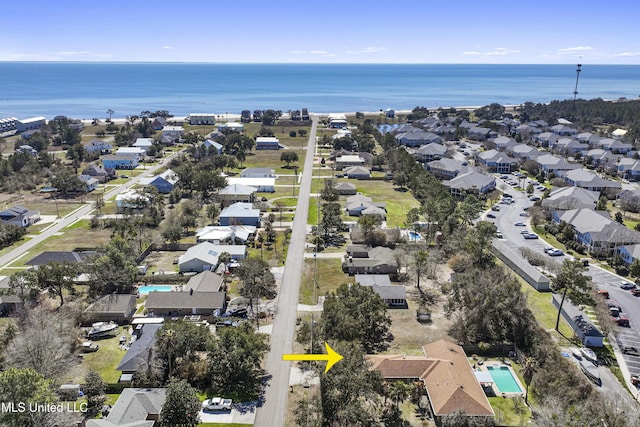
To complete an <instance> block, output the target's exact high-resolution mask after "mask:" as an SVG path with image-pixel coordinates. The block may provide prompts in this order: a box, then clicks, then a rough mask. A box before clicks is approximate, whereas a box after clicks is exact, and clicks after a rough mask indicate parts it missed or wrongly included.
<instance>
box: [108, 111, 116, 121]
mask: <svg viewBox="0 0 640 427" xmlns="http://www.w3.org/2000/svg"><path fill="white" fill-rule="evenodd" d="M113 113H115V111H113V110H112V109H111V108H109V109H108V110H107V114H108V115H109V120H108V121H109V122H110V121H111V116H112V115H113Z"/></svg>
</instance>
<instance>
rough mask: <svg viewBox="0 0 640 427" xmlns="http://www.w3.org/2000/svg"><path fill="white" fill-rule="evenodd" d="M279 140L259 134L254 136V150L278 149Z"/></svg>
mask: <svg viewBox="0 0 640 427" xmlns="http://www.w3.org/2000/svg"><path fill="white" fill-rule="evenodd" d="M279 149H280V140H279V139H278V138H276V137H273V136H259V137H257V138H256V150H279Z"/></svg>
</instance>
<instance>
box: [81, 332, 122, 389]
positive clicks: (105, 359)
mask: <svg viewBox="0 0 640 427" xmlns="http://www.w3.org/2000/svg"><path fill="white" fill-rule="evenodd" d="M124 333H125V332H124V328H122V327H120V328H118V334H117V335H116V336H114V337H112V338H108V339H103V340H97V341H95V343H96V344H98V345H99V346H100V349H99V350H98V351H96V352H95V353H86V354H85V355H84V356H83V358H82V359H83V360H82V366H83V367H84V368H85V369H86V371H90V370H93V371H96V372H98V373H99V374H100V376H102V379H103V380H104V382H106V383H117V382H118V379H119V378H120V372H119V371H116V368H117V367H118V364H119V363H120V361H121V360H122V357H123V356H124V355H125V354H126V352H125V351H123V350H120V347H119V344H120V342H119V339H120V336H122V335H124ZM83 378H84V374H83ZM81 380H82V378H76V381H79V382H82V381H81Z"/></svg>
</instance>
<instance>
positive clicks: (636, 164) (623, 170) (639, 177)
mask: <svg viewBox="0 0 640 427" xmlns="http://www.w3.org/2000/svg"><path fill="white" fill-rule="evenodd" d="M615 164H616V167H617V169H618V176H621V177H622V178H624V179H626V180H629V181H640V161H638V160H636V159H630V158H623V159H619V160H618V161H617V163H615Z"/></svg>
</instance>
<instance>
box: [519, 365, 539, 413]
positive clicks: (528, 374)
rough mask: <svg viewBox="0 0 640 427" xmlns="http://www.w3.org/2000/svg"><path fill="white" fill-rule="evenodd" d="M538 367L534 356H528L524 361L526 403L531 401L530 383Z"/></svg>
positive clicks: (523, 374) (523, 375) (523, 373)
mask: <svg viewBox="0 0 640 427" xmlns="http://www.w3.org/2000/svg"><path fill="white" fill-rule="evenodd" d="M537 368H538V367H537V365H536V360H535V359H534V358H532V357H527V358H526V359H525V360H524V362H523V363H522V378H523V379H524V384H525V386H526V388H527V389H526V391H525V393H524V403H525V405H527V404H528V403H529V401H528V399H529V385H530V384H531V380H532V379H533V375H534V374H535V373H536V369H537Z"/></svg>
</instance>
